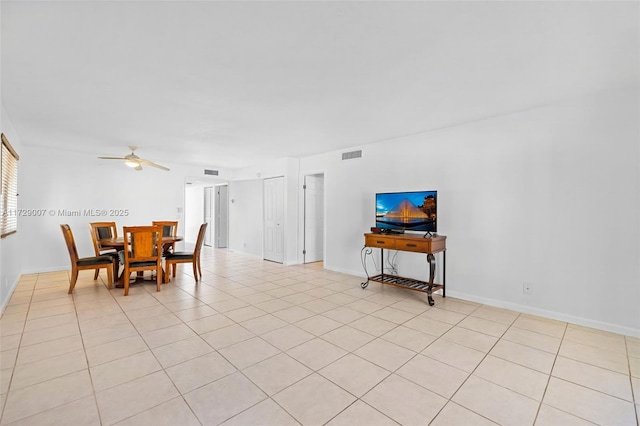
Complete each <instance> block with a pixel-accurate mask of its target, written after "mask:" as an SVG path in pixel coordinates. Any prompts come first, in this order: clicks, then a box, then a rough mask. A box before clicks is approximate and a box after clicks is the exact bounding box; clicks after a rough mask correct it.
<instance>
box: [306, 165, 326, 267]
mask: <svg viewBox="0 0 640 426" xmlns="http://www.w3.org/2000/svg"><path fill="white" fill-rule="evenodd" d="M303 255H304V263H311V262H319V261H321V260H323V257H324V175H307V176H305V177H304V248H303Z"/></svg>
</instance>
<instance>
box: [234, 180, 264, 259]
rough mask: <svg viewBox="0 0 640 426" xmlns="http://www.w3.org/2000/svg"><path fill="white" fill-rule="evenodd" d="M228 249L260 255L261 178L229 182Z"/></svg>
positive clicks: (261, 232) (261, 219)
mask: <svg viewBox="0 0 640 426" xmlns="http://www.w3.org/2000/svg"><path fill="white" fill-rule="evenodd" d="M228 189H229V194H228V195H229V249H230V250H234V251H238V252H242V253H247V254H250V255H253V256H258V257H262V247H263V246H262V238H263V231H262V228H263V213H262V212H263V210H264V208H263V203H262V198H263V197H262V194H263V193H262V179H253V180H242V181H236V182H229V188H228Z"/></svg>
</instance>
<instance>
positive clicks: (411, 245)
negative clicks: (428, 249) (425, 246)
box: [407, 243, 418, 247]
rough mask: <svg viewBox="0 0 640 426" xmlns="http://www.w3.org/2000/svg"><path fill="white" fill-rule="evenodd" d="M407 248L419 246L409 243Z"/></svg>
mask: <svg viewBox="0 0 640 426" xmlns="http://www.w3.org/2000/svg"><path fill="white" fill-rule="evenodd" d="M407 247H418V246H417V245H415V244H410V243H407Z"/></svg>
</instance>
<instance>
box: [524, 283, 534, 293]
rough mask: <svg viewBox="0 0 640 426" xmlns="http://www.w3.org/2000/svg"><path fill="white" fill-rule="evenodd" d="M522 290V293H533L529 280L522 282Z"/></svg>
mask: <svg viewBox="0 0 640 426" xmlns="http://www.w3.org/2000/svg"><path fill="white" fill-rule="evenodd" d="M522 292H523V293H524V294H533V283H530V282H527V281H525V282H523V283H522Z"/></svg>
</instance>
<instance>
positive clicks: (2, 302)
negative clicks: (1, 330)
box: [0, 275, 21, 314]
mask: <svg viewBox="0 0 640 426" xmlns="http://www.w3.org/2000/svg"><path fill="white" fill-rule="evenodd" d="M20 277H21V275H19V276H18V277H17V278H16V279H15V281H14V282H13V284H12V285H11V290H9V291H7V295H6V300H0V314H2V313H4V309H5V308H6V307H7V305H8V304H9V300H11V296H13V292H14V291H16V287H18V283H19V282H20Z"/></svg>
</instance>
